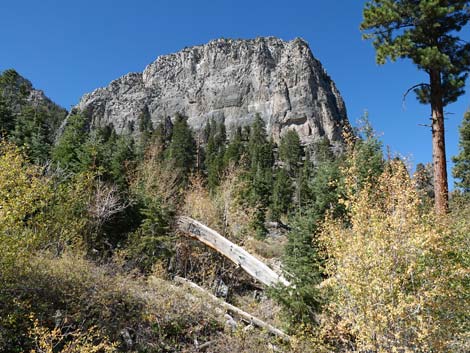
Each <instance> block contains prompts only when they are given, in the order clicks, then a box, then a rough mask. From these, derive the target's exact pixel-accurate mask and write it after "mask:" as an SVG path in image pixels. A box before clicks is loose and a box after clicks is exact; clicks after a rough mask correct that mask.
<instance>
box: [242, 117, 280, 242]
mask: <svg viewBox="0 0 470 353" xmlns="http://www.w3.org/2000/svg"><path fill="white" fill-rule="evenodd" d="M273 147H274V146H273V142H272V141H270V140H268V137H267V133H266V127H265V124H264V121H263V119H261V117H260V116H259V114H258V115H257V116H256V118H255V121H254V122H253V125H252V126H251V128H250V137H249V140H248V158H249V170H248V178H249V181H250V183H249V184H250V189H249V193H248V197H249V201H250V203H251V205H252V206H255V207H256V217H255V225H254V226H255V228H256V230H257V235H258V236H259V237H263V236H264V235H265V234H266V228H265V226H264V221H265V219H266V211H267V209H268V207H269V203H270V197H271V192H272V183H273V171H272V167H273V164H274V156H273Z"/></svg>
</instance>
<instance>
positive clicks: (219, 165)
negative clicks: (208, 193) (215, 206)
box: [205, 120, 227, 190]
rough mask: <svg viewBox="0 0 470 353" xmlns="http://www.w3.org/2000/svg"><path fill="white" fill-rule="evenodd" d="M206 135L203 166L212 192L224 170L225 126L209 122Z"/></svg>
mask: <svg viewBox="0 0 470 353" xmlns="http://www.w3.org/2000/svg"><path fill="white" fill-rule="evenodd" d="M206 132H207V133H208V138H207V146H206V151H205V165H206V169H207V181H208V185H209V189H211V190H213V189H214V188H215V187H217V186H218V185H219V183H220V177H221V175H222V172H223V170H224V154H225V145H226V140H227V133H226V130H225V124H224V123H223V122H221V123H216V122H215V121H213V120H212V121H210V122H209V123H208V124H207V126H206Z"/></svg>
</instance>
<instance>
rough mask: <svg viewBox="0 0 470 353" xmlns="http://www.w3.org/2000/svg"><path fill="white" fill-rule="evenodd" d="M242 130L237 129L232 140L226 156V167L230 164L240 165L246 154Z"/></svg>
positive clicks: (226, 150)
mask: <svg viewBox="0 0 470 353" xmlns="http://www.w3.org/2000/svg"><path fill="white" fill-rule="evenodd" d="M244 150H245V148H244V145H243V136H242V128H241V127H237V129H236V130H235V131H234V133H233V136H232V138H231V139H230V141H229V143H228V145H227V148H226V149H225V154H224V167H228V166H229V165H230V164H234V165H238V163H239V162H240V160H241V158H242V156H243V154H244Z"/></svg>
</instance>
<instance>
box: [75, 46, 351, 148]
mask: <svg viewBox="0 0 470 353" xmlns="http://www.w3.org/2000/svg"><path fill="white" fill-rule="evenodd" d="M76 109H78V110H79V111H83V112H86V113H87V114H88V115H89V117H90V118H91V122H92V126H106V125H113V126H114V128H115V129H116V130H117V132H119V133H126V132H131V133H133V132H134V133H137V132H136V131H135V130H136V126H137V124H138V119H139V116H140V115H141V114H142V112H143V111H148V112H149V113H150V116H151V119H152V122H153V123H154V126H155V125H156V124H157V123H158V122H160V121H162V120H164V119H165V118H166V117H174V116H175V114H177V113H179V114H183V115H185V116H187V117H188V122H189V124H190V125H191V126H192V127H193V128H194V129H195V130H200V129H201V128H202V127H203V126H204V125H205V124H206V123H207V121H208V120H209V119H215V120H217V121H224V122H225V124H226V126H227V128H228V130H229V131H230V130H232V129H233V128H234V127H236V126H244V125H248V124H250V123H251V122H252V121H253V119H254V117H255V116H256V114H260V116H261V117H262V118H263V119H264V121H265V122H266V126H267V128H268V131H269V133H270V134H271V135H272V136H273V137H274V138H275V139H278V138H279V136H280V135H282V134H283V133H284V132H285V131H286V130H287V129H296V130H297V131H298V132H299V134H300V136H301V138H302V140H303V142H304V143H309V142H312V141H314V140H316V139H318V138H321V137H327V138H328V139H329V140H330V142H331V143H332V144H341V143H342V128H343V127H344V126H345V125H347V124H348V121H347V116H346V109H345V105H344V102H343V99H342V98H341V96H340V94H339V92H338V90H337V89H336V86H335V84H334V82H333V81H332V80H331V78H330V77H329V76H328V75H327V73H326V72H325V70H324V69H323V67H322V65H321V64H320V62H319V61H318V60H317V59H315V58H314V57H313V55H312V52H311V51H310V48H309V46H308V44H307V42H305V41H304V40H303V39H300V38H296V39H293V40H291V41H283V40H281V39H278V38H275V37H258V38H256V39H248V40H245V39H216V40H213V41H210V42H209V43H207V44H205V45H198V46H193V47H189V48H185V49H183V50H181V51H179V52H177V53H173V54H169V55H163V56H160V57H158V58H157V60H156V61H154V62H153V63H152V64H150V65H148V66H147V67H146V68H145V70H144V71H143V73H129V74H127V75H124V76H122V77H120V78H118V79H117V80H114V81H112V82H111V83H110V84H109V85H108V86H107V87H104V88H99V89H97V90H95V91H93V92H92V93H89V94H86V95H84V96H83V97H82V99H81V101H80V103H79V104H78V105H77V107H76Z"/></svg>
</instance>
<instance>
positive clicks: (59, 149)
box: [52, 114, 87, 172]
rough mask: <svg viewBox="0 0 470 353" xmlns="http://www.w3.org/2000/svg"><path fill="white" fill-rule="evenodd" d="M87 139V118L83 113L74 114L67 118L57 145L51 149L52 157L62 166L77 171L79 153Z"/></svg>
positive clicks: (78, 167)
mask: <svg viewBox="0 0 470 353" xmlns="http://www.w3.org/2000/svg"><path fill="white" fill-rule="evenodd" d="M86 141H87V120H86V118H85V116H84V115H81V114H74V115H71V116H70V117H69V118H68V121H67V125H66V127H65V129H64V132H63V133H62V135H61V137H60V139H59V141H58V143H57V145H56V146H55V147H54V149H53V151H52V159H53V161H55V162H56V163H58V164H59V165H60V166H61V167H62V168H68V169H69V170H71V171H74V172H76V171H79V169H80V168H81V167H80V165H81V162H80V154H81V151H82V148H83V144H84V143H85V142H86Z"/></svg>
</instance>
